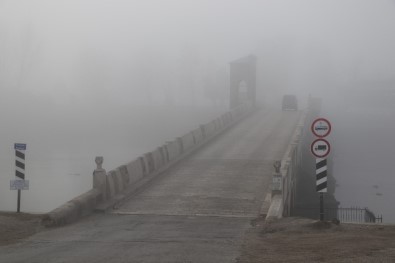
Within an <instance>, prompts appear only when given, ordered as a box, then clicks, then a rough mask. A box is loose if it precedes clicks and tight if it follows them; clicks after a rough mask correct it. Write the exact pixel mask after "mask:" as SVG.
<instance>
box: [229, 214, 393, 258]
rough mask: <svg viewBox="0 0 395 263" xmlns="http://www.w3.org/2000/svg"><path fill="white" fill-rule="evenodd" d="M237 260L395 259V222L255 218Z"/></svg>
mask: <svg viewBox="0 0 395 263" xmlns="http://www.w3.org/2000/svg"><path fill="white" fill-rule="evenodd" d="M237 262H238V263H247V262H248V263H253V262H336V263H338V262H395V225H385V224H342V223H340V224H338V225H337V224H335V223H332V222H320V221H314V220H311V219H305V218H283V219H281V220H278V221H274V222H269V223H268V222H265V221H264V220H255V221H254V222H253V224H252V227H251V228H250V229H249V230H248V231H247V232H246V234H245V237H244V241H243V246H242V251H241V256H240V258H239V259H238V261H237Z"/></svg>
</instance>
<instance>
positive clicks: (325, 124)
mask: <svg viewBox="0 0 395 263" xmlns="http://www.w3.org/2000/svg"><path fill="white" fill-rule="evenodd" d="M331 130H332V126H331V123H330V122H329V121H328V120H327V119H324V118H318V119H315V120H314V121H313V123H312V124H311V131H312V132H313V134H314V135H315V136H317V137H319V138H324V137H326V136H328V135H329V133H331Z"/></svg>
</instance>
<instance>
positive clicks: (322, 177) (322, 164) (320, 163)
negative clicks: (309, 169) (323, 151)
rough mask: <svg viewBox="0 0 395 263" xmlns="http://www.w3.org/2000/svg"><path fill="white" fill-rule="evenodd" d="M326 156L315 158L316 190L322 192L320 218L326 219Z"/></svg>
mask: <svg viewBox="0 0 395 263" xmlns="http://www.w3.org/2000/svg"><path fill="white" fill-rule="evenodd" d="M327 169H328V168H327V166H326V159H325V158H317V159H315V174H316V191H317V192H318V193H320V220H321V221H324V193H326V192H327V191H328V185H327V181H328V178H327V174H326V171H327Z"/></svg>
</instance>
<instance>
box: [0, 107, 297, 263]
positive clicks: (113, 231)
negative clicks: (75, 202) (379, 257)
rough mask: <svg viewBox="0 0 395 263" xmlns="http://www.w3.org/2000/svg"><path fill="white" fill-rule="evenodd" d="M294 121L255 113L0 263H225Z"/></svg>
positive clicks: (286, 115) (2, 255)
mask: <svg viewBox="0 0 395 263" xmlns="http://www.w3.org/2000/svg"><path fill="white" fill-rule="evenodd" d="M299 117H300V112H291V111H287V112H282V111H268V110H261V111H259V112H257V113H255V114H254V115H252V116H251V117H249V118H247V119H245V120H243V121H242V122H240V123H239V124H237V125H236V126H235V127H233V128H232V129H231V130H229V131H227V132H226V133H224V134H223V135H221V136H219V137H218V138H216V139H214V140H213V141H212V142H211V143H210V144H208V145H206V146H204V147H203V148H202V149H200V150H199V151H198V152H196V153H195V154H193V155H192V156H190V157H189V158H188V159H186V160H184V161H182V162H181V163H179V164H177V165H176V166H174V167H172V168H171V169H170V170H168V171H166V172H165V173H163V174H162V175H160V176H159V177H158V178H157V179H155V180H154V181H153V182H152V183H150V184H149V185H147V186H146V187H144V188H143V189H141V190H140V191H139V192H137V193H135V194H134V196H132V197H131V198H130V199H129V200H126V201H124V202H123V203H122V204H121V205H120V207H119V208H118V209H116V210H113V211H112V213H110V214H105V215H100V214H96V215H93V216H90V217H88V218H85V219H83V220H81V221H80V222H79V223H77V224H73V225H69V226H65V227H61V228H58V229H53V230H49V231H45V232H41V233H39V234H37V235H35V236H33V237H31V238H30V239H28V240H26V241H24V242H22V243H20V244H16V245H12V246H7V247H0V262H233V261H235V259H236V258H237V256H238V254H239V252H238V251H239V246H240V241H241V238H242V236H243V233H244V231H245V230H246V229H247V228H248V227H249V226H250V221H251V219H253V218H255V217H257V216H258V215H259V212H260V209H261V206H262V203H263V201H264V199H265V196H266V194H267V193H269V183H270V181H271V174H272V171H273V166H272V165H273V161H274V160H279V159H281V158H282V156H283V154H284V152H285V150H286V147H287V145H288V143H289V140H290V139H291V138H290V137H291V134H292V132H293V131H294V129H295V126H296V124H297V123H298V120H299Z"/></svg>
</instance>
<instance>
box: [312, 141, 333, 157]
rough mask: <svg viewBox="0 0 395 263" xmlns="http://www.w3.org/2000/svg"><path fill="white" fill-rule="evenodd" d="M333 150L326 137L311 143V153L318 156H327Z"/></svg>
mask: <svg viewBox="0 0 395 263" xmlns="http://www.w3.org/2000/svg"><path fill="white" fill-rule="evenodd" d="M330 151H331V145H330V144H329V142H328V141H327V140H325V139H317V140H315V141H314V142H312V143H311V153H312V154H313V155H314V156H315V157H317V158H325V157H326V156H328V154H329V153H330Z"/></svg>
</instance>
